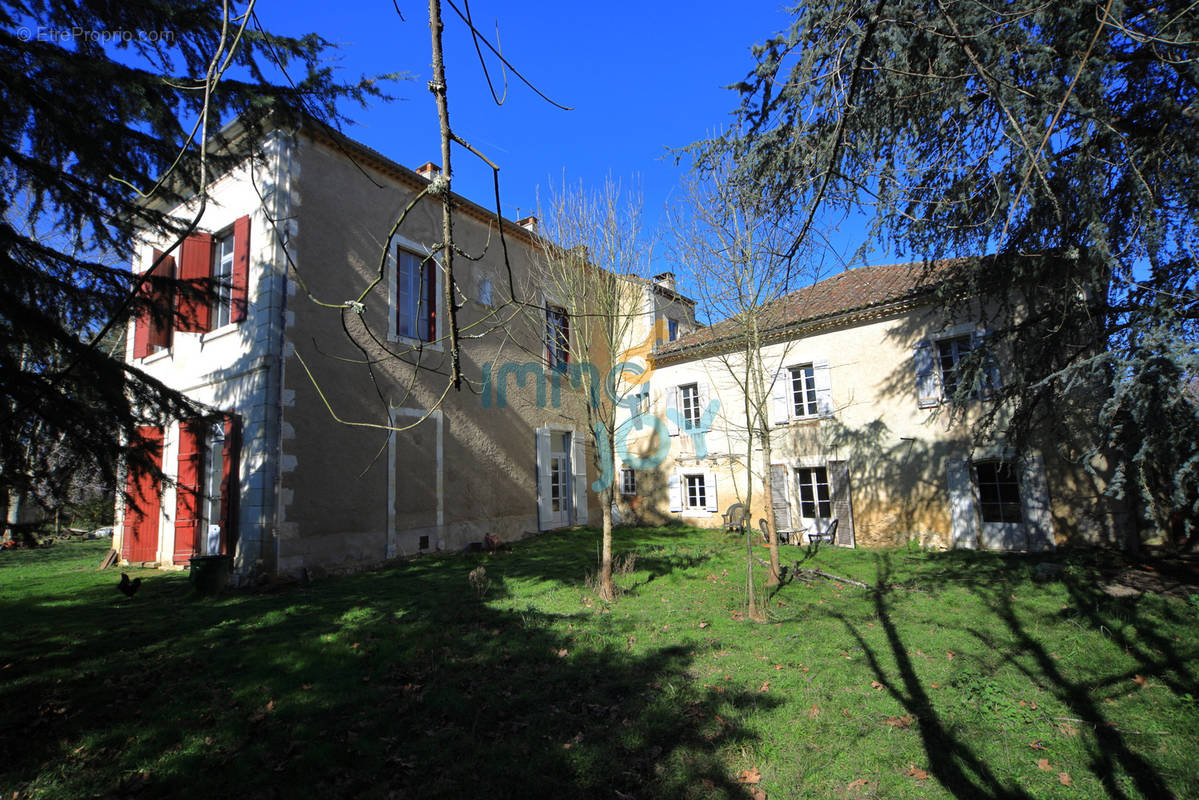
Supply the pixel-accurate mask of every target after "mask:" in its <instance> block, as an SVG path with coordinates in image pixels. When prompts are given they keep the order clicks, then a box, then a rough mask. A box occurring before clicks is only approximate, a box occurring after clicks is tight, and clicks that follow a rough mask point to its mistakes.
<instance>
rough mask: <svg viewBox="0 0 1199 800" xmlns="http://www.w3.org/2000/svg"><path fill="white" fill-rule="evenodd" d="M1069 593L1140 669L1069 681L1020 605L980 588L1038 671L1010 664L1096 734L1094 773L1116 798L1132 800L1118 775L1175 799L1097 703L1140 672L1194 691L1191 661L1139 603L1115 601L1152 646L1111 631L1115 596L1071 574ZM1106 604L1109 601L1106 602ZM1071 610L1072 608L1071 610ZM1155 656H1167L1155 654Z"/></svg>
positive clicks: (1144, 792)
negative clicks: (1033, 631) (1140, 609)
mask: <svg viewBox="0 0 1199 800" xmlns="http://www.w3.org/2000/svg"><path fill="white" fill-rule="evenodd" d="M1064 582H1065V584H1066V587H1067V591H1068V592H1069V594H1070V596H1071V599H1072V600H1073V607H1074V608H1077V609H1078V610H1079V612H1080V613H1081V614H1082V616H1083V618H1084V619H1086V620H1087V621H1089V622H1090V623H1091V624H1092V626H1094V627H1095V628H1096V629H1099V628H1100V627H1101V626H1102V628H1103V629H1104V630H1106V631H1107V633H1108V635H1109V637H1110V638H1111V640H1112V642H1113V643H1114V644H1115V645H1117V646H1118V647H1120V649H1122V650H1123V651H1124V653H1125V654H1127V655H1129V656H1131V657H1133V658H1134V659H1136V661H1137V662H1138V663H1137V666H1136V667H1134V668H1132V669H1130V670H1118V671H1113V672H1112V673H1111V674H1110V675H1107V676H1106V677H1104V678H1102V679H1098V680H1096V679H1095V678H1093V677H1088V678H1086V679H1084V680H1077V681H1074V680H1070V679H1069V678H1068V677H1067V676H1066V674H1065V671H1064V670H1063V666H1062V663H1061V661H1060V660H1059V659H1058V658H1057V657H1056V656H1055V655H1054V654H1053V653H1051V652H1049V649H1047V648H1046V647H1045V645H1044V643H1042V642H1041V641H1040V640H1038V639H1037V638H1036V637H1034V636H1033V635H1032V634H1031V633H1030V632H1029V629H1028V626H1027V625H1026V624H1025V623H1024V622H1023V621H1021V619H1020V616H1019V614H1018V612H1017V609H1016V607H1015V603H1014V602H1013V600H1012V597H1011V595H1010V594H1009V593H1007V592H1004V591H1002V590H1000V589H997V588H995V587H991V588H990V589H989V590H988V589H982V588H981V587H980V588H979V589H978V590H977V591H978V592H979V593H980V595H981V596H983V597H984V598H985V599H987V600H988V602H989V603H990V604H991V607H992V608H993V609H994V610H995V612H996V614H997V615H998V617H999V618H1000V619H1001V620H1002V621H1003V623H1004V625H1005V626H1006V628H1007V631H1008V633H1009V634H1010V635H1011V637H1012V638H1013V640H1014V641H1015V644H1016V652H1018V653H1020V654H1021V655H1022V656H1025V657H1026V658H1027V657H1031V659H1032V661H1033V663H1034V664H1035V668H1032V667H1029V666H1026V665H1025V664H1022V663H1021V662H1020V661H1018V660H1016V659H1014V658H1009V659H1008V661H1009V663H1011V664H1012V665H1013V666H1015V667H1016V668H1018V669H1020V670H1021V671H1022V672H1024V674H1026V675H1027V676H1028V677H1029V679H1030V680H1032V681H1034V682H1035V683H1038V684H1041V685H1046V686H1048V687H1049V689H1050V690H1051V691H1052V692H1053V694H1054V695H1055V696H1056V697H1057V699H1058V700H1059V701H1061V702H1062V703H1063V704H1064V705H1065V706H1066V707H1067V708H1068V709H1069V712H1070V714H1071V715H1072V716H1073V717H1074V718H1076V719H1077V720H1081V722H1082V723H1084V724H1086V725H1087V726H1089V727H1090V728H1091V729H1092V730H1093V732H1094V739H1093V742H1091V747H1090V751H1091V763H1090V769H1091V771H1092V772H1093V773H1094V774H1095V775H1096V776H1097V777H1098V778H1099V780H1100V782H1101V783H1102V784H1103V787H1104V789H1105V790H1106V792H1107V795H1108V797H1111V798H1128V797H1129V794H1128V793H1127V792H1125V791H1124V790H1123V789H1122V788H1121V787H1120V785H1119V780H1118V777H1119V773H1120V772H1123V773H1125V774H1127V775H1128V776H1129V778H1131V780H1132V783H1133V784H1134V785H1135V786H1136V788H1137V790H1138V792H1139V793H1140V796H1142V797H1163V798H1168V797H1174V796H1175V795H1174V792H1173V790H1172V789H1171V788H1170V786H1169V785H1168V784H1167V781H1166V779H1165V778H1164V777H1163V776H1162V775H1161V774H1160V773H1159V772H1158V771H1157V769H1156V768H1155V767H1154V766H1153V765H1152V764H1151V763H1150V762H1149V761H1148V759H1146V758H1145V757H1143V756H1142V755H1140V754H1139V753H1137V752H1136V751H1135V750H1134V749H1133V748H1131V747H1130V746H1129V744H1128V741H1127V740H1126V738H1125V737H1124V735H1123V734H1121V732H1120V731H1119V729H1118V727H1117V726H1116V723H1115V722H1114V721H1113V720H1111V719H1110V718H1109V717H1108V716H1107V715H1106V714H1105V713H1104V712H1103V710H1102V705H1101V703H1100V702H1099V700H1098V699H1097V697H1096V695H1097V693H1098V692H1100V691H1102V690H1104V689H1110V690H1111V691H1113V692H1115V691H1124V690H1125V689H1126V687H1128V686H1130V685H1132V681H1133V679H1134V678H1136V677H1137V676H1138V675H1140V674H1144V675H1152V676H1154V677H1156V678H1158V679H1159V680H1161V681H1162V682H1163V683H1165V684H1166V685H1167V686H1170V687H1171V688H1172V689H1173V690H1174V691H1175V692H1178V693H1181V692H1182V691H1183V690H1184V689H1186V690H1193V689H1194V687H1195V682H1194V676H1193V673H1192V672H1191V671H1190V669H1189V668H1188V666H1187V664H1186V661H1185V660H1184V659H1183V658H1182V656H1181V655H1180V654H1179V653H1178V651H1177V649H1176V648H1175V647H1174V643H1173V642H1170V641H1168V640H1167V639H1166V638H1165V637H1162V636H1158V635H1157V634H1156V633H1154V632H1153V628H1154V625H1155V623H1154V622H1152V621H1150V620H1146V619H1143V618H1141V617H1140V616H1139V615H1138V614H1137V612H1136V603H1135V601H1134V602H1120V601H1116V603H1115V605H1119V606H1121V607H1122V610H1121V611H1119V612H1117V613H1121V614H1124V615H1126V616H1125V619H1130V620H1132V621H1134V622H1135V623H1136V629H1137V631H1138V634H1139V635H1141V636H1143V638H1144V639H1145V640H1146V642H1148V643H1149V646H1148V647H1146V646H1145V645H1144V644H1142V643H1140V642H1135V641H1132V640H1130V639H1129V638H1128V637H1127V636H1125V635H1124V634H1123V633H1121V632H1120V631H1119V630H1118V629H1115V626H1112V627H1111V628H1109V627H1107V625H1106V624H1105V623H1110V622H1111V619H1110V618H1109V617H1108V616H1106V615H1105V613H1104V612H1103V609H1108V610H1109V611H1110V610H1112V605H1113V601H1112V598H1110V597H1108V596H1107V595H1105V594H1104V593H1103V592H1102V591H1101V590H1099V589H1098V587H1096V586H1095V584H1094V582H1093V581H1092V580H1090V579H1089V577H1088V578H1087V579H1080V578H1078V577H1077V576H1070V575H1067V577H1066V579H1065V581H1064ZM1105 601H1106V602H1105ZM1066 610H1067V612H1069V609H1066ZM973 633H974V635H975V637H976V638H978V639H979V640H980V641H986V639H987V638H988V634H987V633H986V632H980V631H973ZM1154 652H1157V653H1161V654H1162V655H1161V656H1160V657H1159V656H1155V655H1153V653H1154Z"/></svg>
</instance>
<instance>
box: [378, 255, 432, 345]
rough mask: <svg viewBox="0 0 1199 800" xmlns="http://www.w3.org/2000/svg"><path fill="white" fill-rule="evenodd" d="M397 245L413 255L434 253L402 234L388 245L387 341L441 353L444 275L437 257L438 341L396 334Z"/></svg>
mask: <svg viewBox="0 0 1199 800" xmlns="http://www.w3.org/2000/svg"><path fill="white" fill-rule="evenodd" d="M397 245H398V246H400V247H403V248H404V249H405V250H411V251H412V252H413V253H416V254H417V255H420V254H422V253H423V254H424V255H426V256H431V255H433V251H432V250H431V249H430V248H429V246H428V245H426V244H422V243H421V242H417V241H415V240H413V239H409V238H408V237H407V236H401V235H400V234H398V233H397V234H396V235H395V236H393V237H392V238H391V244H390V245H388V248H387V267H386V269H387V341H389V342H399V343H400V344H405V345H408V346H410V347H420V348H422V349H427V350H435V351H438V352H440V351H441V349H442V347H441V337H442V336H443V335H444V329H443V327H442V326H443V320H442V317H443V316H444V315H443V314H442V313H441V296H442V294H443V293H444V292H443V290H442V281H443V280H444V278H443V277H442V274H441V262H440V261H438V260H437V258H436V256H434V257H433V259H432V263H433V266H434V268H435V270H436V271H435V272H434V273H433V275H434V280H435V281H436V284H437V285H436V286H435V287H434V290H433V293H434V294H436V295H437V310H436V316H435V317H434V319H433V324H434V327H435V330H434V334H435V337H434V338H435V339H437V341H434V342H422V341H421V340H420V339H413V338H412V337H411V336H400V335H399V334H398V333H397V332H396V307H395V306H394V305H393V303H394V302H395V300H396V298H397V297H398V296H399V295H398V288H399V287H398V283H397V281H398V280H399V276H398V274H397V269H396V246H397Z"/></svg>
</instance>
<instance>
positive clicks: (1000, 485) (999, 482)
mask: <svg viewBox="0 0 1199 800" xmlns="http://www.w3.org/2000/svg"><path fill="white" fill-rule="evenodd" d="M974 480H975V484H976V485H977V486H978V510H979V516H980V517H981V518H982V521H983V522H1023V521H1024V515H1023V513H1022V512H1021V510H1020V482H1019V479H1018V476H1017V474H1016V468H1015V466H1014V465H1013V464H1012V462H1010V461H976V462H974Z"/></svg>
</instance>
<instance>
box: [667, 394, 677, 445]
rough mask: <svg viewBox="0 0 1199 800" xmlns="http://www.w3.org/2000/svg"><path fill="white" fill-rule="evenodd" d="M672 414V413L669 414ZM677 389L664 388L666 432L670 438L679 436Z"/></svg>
mask: <svg viewBox="0 0 1199 800" xmlns="http://www.w3.org/2000/svg"><path fill="white" fill-rule="evenodd" d="M671 412H673V413H671ZM678 419H679V387H677V386H667V387H666V430H668V431H670V435H671V436H678V435H679V424H678Z"/></svg>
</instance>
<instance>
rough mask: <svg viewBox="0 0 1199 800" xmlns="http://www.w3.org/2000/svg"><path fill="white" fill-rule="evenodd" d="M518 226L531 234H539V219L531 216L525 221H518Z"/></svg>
mask: <svg viewBox="0 0 1199 800" xmlns="http://www.w3.org/2000/svg"><path fill="white" fill-rule="evenodd" d="M516 224H517V225H519V226H520V227H522V228H524V229H525V230H526V231H528V232H529V233H534V234H535V233H537V217H535V216H533V215H532V214H530V215H529V216H527V217H525V218H524V219H518V220H517V221H516Z"/></svg>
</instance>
